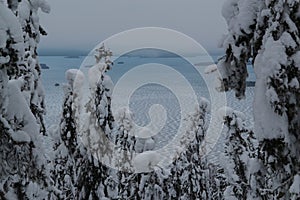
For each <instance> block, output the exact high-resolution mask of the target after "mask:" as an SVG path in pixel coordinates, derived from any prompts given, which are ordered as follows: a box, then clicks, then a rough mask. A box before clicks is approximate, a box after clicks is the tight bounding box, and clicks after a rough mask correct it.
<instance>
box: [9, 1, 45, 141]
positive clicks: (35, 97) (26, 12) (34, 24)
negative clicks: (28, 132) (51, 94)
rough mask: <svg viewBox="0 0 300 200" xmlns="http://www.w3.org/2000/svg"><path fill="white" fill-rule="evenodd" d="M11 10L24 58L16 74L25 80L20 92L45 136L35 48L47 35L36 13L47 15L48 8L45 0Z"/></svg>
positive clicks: (23, 3)
mask: <svg viewBox="0 0 300 200" xmlns="http://www.w3.org/2000/svg"><path fill="white" fill-rule="evenodd" d="M8 2H13V1H8ZM13 4H14V3H13ZM11 8H12V10H13V11H14V13H15V15H16V16H17V17H18V19H19V21H20V23H21V26H22V30H23V38H24V48H25V56H24V62H23V64H22V65H20V68H19V74H18V76H19V77H21V78H22V79H24V80H25V82H24V86H23V87H22V92H23V94H24V96H25V98H26V100H27V102H28V104H29V106H30V109H31V111H32V113H33V114H34V116H35V118H36V120H37V122H38V124H39V125H40V131H41V133H42V134H44V135H45V134H46V128H45V124H44V119H43V115H44V113H45V104H44V97H45V94H44V88H43V85H42V82H41V67H40V64H39V61H38V54H37V47H38V43H39V42H40V36H41V35H47V33H46V32H45V31H44V29H43V28H42V26H41V25H40V23H39V16H38V11H39V9H41V10H42V11H43V12H45V13H49V12H50V6H49V4H48V3H47V2H46V1H45V0H33V1H32V0H22V1H20V4H19V5H18V7H16V6H13V5H12V6H11Z"/></svg>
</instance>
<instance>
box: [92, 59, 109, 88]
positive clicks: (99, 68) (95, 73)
mask: <svg viewBox="0 0 300 200" xmlns="http://www.w3.org/2000/svg"><path fill="white" fill-rule="evenodd" d="M105 67H106V64H105V63H99V64H96V65H94V66H93V67H91V68H90V69H89V72H88V76H89V83H90V87H91V89H95V88H96V86H97V83H98V82H99V81H100V78H101V76H102V74H103V70H104V69H105Z"/></svg>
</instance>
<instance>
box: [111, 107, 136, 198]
mask: <svg viewBox="0 0 300 200" xmlns="http://www.w3.org/2000/svg"><path fill="white" fill-rule="evenodd" d="M132 115H133V114H132V113H131V112H130V111H129V110H128V109H127V108H123V109H120V111H119V113H118V116H116V122H117V126H118V131H117V134H116V136H115V145H116V149H115V151H117V153H116V154H117V155H118V156H117V160H116V166H118V172H117V176H118V196H122V197H126V196H127V194H129V193H130V191H126V190H125V188H126V187H125V185H124V183H125V180H126V179H128V177H129V175H130V174H131V173H133V171H132V169H133V163H132V160H133V156H134V151H135V142H136V139H135V137H134V136H133V135H131V134H130V132H131V131H132V129H133V119H132ZM127 189H130V188H127Z"/></svg>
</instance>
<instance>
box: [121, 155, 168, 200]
mask: <svg viewBox="0 0 300 200" xmlns="http://www.w3.org/2000/svg"><path fill="white" fill-rule="evenodd" d="M158 162H159V155H158V153H157V152H155V151H145V152H143V153H140V154H138V155H137V156H136V157H135V158H134V159H133V166H134V169H135V171H134V172H135V173H130V174H128V175H127V176H126V178H125V179H123V180H122V187H123V190H121V191H120V192H119V195H118V198H119V199H135V200H138V199H147V200H152V199H166V194H167V190H166V185H167V184H166V181H167V180H168V173H167V172H166V170H165V169H162V168H160V167H158V166H157V164H158Z"/></svg>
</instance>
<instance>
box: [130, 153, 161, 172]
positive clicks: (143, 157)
mask: <svg viewBox="0 0 300 200" xmlns="http://www.w3.org/2000/svg"><path fill="white" fill-rule="evenodd" d="M159 161H160V156H159V154H158V153H157V152H156V151H146V152H143V153H141V154H138V155H137V156H136V157H135V158H134V159H133V166H134V168H135V171H136V173H143V172H150V171H151V170H153V168H154V167H155V166H156V165H157V164H158V163H159Z"/></svg>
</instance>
